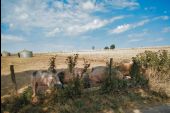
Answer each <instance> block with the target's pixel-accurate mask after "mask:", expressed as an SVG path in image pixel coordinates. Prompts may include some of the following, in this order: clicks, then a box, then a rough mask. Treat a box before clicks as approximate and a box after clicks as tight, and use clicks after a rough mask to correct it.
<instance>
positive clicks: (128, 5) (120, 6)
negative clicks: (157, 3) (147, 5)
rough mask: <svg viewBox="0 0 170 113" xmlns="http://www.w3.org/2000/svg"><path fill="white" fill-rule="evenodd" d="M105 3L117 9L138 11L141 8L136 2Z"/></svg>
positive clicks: (123, 0)
mask: <svg viewBox="0 0 170 113" xmlns="http://www.w3.org/2000/svg"><path fill="white" fill-rule="evenodd" d="M105 2H106V3H107V4H111V5H112V6H113V7H114V8H116V9H124V8H128V9H136V8H138V7H139V6H140V4H139V3H138V2H137V1H136V0H105Z"/></svg>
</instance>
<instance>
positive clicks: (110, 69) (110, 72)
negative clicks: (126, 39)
mask: <svg viewBox="0 0 170 113" xmlns="http://www.w3.org/2000/svg"><path fill="white" fill-rule="evenodd" d="M112 61H113V58H110V63H109V77H110V79H111V75H112Z"/></svg>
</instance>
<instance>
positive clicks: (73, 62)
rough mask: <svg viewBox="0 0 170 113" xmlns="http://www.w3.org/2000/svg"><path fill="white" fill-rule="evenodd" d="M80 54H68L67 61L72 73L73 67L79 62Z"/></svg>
mask: <svg viewBox="0 0 170 113" xmlns="http://www.w3.org/2000/svg"><path fill="white" fill-rule="evenodd" d="M77 59H78V54H74V56H68V57H67V59H66V63H67V65H68V69H69V72H70V73H73V69H74V67H75V66H76V64H77Z"/></svg>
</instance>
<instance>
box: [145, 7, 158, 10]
mask: <svg viewBox="0 0 170 113" xmlns="http://www.w3.org/2000/svg"><path fill="white" fill-rule="evenodd" d="M144 9H145V10H146V11H148V10H155V9H156V7H153V6H152V7H145V8H144Z"/></svg>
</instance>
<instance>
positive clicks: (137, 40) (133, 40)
mask: <svg viewBox="0 0 170 113" xmlns="http://www.w3.org/2000/svg"><path fill="white" fill-rule="evenodd" d="M142 40H143V39H141V38H139V39H130V40H129V41H128V42H139V41H142Z"/></svg>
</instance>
